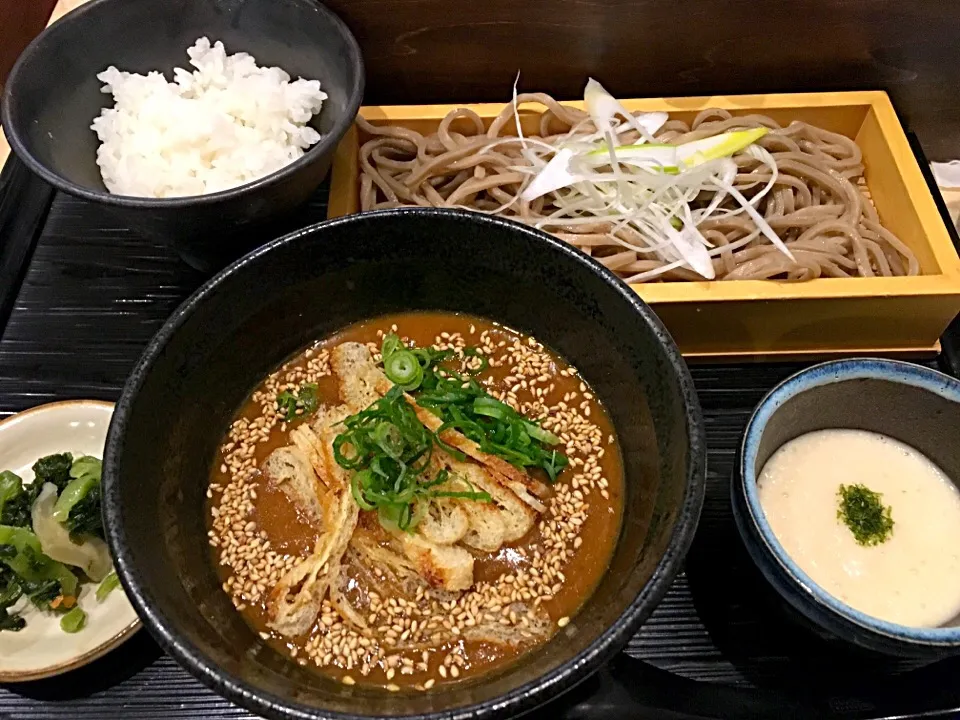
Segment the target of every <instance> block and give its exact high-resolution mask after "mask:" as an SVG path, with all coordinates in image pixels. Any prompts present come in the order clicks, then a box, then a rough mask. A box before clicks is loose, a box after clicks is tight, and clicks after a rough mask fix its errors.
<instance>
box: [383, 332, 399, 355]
mask: <svg viewBox="0 0 960 720" xmlns="http://www.w3.org/2000/svg"><path fill="white" fill-rule="evenodd" d="M402 349H403V343H402V342H400V338H399V337H397V336H396V335H395V334H394V333H387V334H386V335H384V336H383V343H382V344H381V345H380V355H381V357H382V358H383V360H384V361H386V359H387V358H388V357H390V356H391V355H393V354H394V353H395V352H397V350H402Z"/></svg>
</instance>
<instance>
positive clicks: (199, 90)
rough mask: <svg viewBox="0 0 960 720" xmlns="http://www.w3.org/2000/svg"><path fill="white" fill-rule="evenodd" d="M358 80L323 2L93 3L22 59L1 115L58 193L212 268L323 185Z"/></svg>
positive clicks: (261, 238)
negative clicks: (98, 209)
mask: <svg viewBox="0 0 960 720" xmlns="http://www.w3.org/2000/svg"><path fill="white" fill-rule="evenodd" d="M363 84H364V76H363V60H362V58H361V55H360V49H359V46H358V45H357V42H356V39H355V38H354V37H353V35H352V34H351V33H350V30H349V29H348V28H347V27H346V25H344V23H343V22H342V21H341V20H340V19H339V18H338V17H337V16H336V15H334V14H333V13H332V12H331V11H329V10H328V9H326V8H325V7H324V6H323V5H321V4H319V3H317V2H315V0H233V1H231V2H223V0H92V2H89V3H88V4H86V5H84V6H83V7H81V8H80V9H78V10H75V11H74V12H72V13H69V14H68V15H66V16H65V17H63V18H62V19H61V20H59V21H58V22H56V23H54V24H53V25H52V26H51V27H50V28H48V29H47V30H46V31H45V32H43V33H42V34H41V35H40V36H38V37H37V38H36V39H35V40H34V41H33V42H32V43H31V44H30V45H29V46H28V47H27V49H26V50H25V51H24V52H23V54H22V55H21V56H20V59H19V60H18V61H17V63H16V65H15V66H14V68H13V71H12V72H11V74H10V76H9V79H8V81H7V85H6V88H5V92H4V96H3V102H2V121H3V128H4V132H5V133H6V135H7V138H8V139H9V141H10V146H11V148H12V149H13V151H14V152H15V153H16V154H17V156H18V157H19V158H20V159H21V160H22V161H23V162H24V163H25V164H26V165H27V166H28V167H29V168H30V169H31V170H33V171H34V172H35V173H37V174H38V175H39V176H40V177H42V178H43V179H44V180H46V181H47V182H49V183H50V184H51V185H53V186H54V187H56V188H57V189H58V190H62V191H64V192H67V193H70V194H71V195H75V196H78V197H81V198H84V199H86V200H89V201H92V202H95V203H98V204H100V205H102V206H103V208H104V210H106V211H108V212H110V213H111V214H112V215H113V216H114V218H115V219H116V220H117V221H119V222H120V223H123V224H124V225H125V226H128V227H130V228H131V229H133V230H135V231H137V232H139V233H141V234H143V235H145V236H148V237H152V238H158V237H159V238H163V239H164V240H167V241H169V242H171V243H172V244H173V245H174V246H175V247H176V248H177V250H178V251H179V252H180V254H181V256H182V257H183V258H184V259H185V260H186V261H187V262H189V263H190V264H191V265H194V266H195V267H198V268H200V269H204V270H212V269H215V268H216V267H218V266H221V265H223V264H225V263H227V262H229V261H230V260H232V259H235V258H236V257H239V256H240V255H243V254H244V253H245V252H247V251H248V250H250V249H252V248H253V247H255V246H256V245H260V244H263V243H265V242H267V241H268V240H270V239H272V235H273V234H274V233H272V232H271V229H270V222H271V221H276V220H277V219H278V218H280V217H281V216H283V215H284V214H286V213H289V212H290V211H292V210H293V209H294V208H296V207H297V206H298V205H301V204H302V203H303V202H304V201H306V200H307V198H308V197H310V195H311V194H312V193H313V192H314V191H315V190H316V189H317V187H318V186H319V185H320V183H321V182H322V181H323V179H324V177H325V176H326V175H327V173H328V171H329V169H330V163H331V160H332V158H333V155H334V152H335V150H336V147H337V144H338V143H339V141H340V139H341V138H342V137H343V135H344V134H345V133H346V131H347V129H348V128H349V127H350V125H351V124H352V122H353V119H354V117H355V115H356V113H357V109H358V108H359V106H360V101H361V98H362V95H363Z"/></svg>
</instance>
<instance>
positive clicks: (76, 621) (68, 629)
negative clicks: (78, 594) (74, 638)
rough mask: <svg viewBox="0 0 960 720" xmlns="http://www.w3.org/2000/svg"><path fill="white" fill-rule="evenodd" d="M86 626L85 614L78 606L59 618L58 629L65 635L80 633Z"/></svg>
mask: <svg viewBox="0 0 960 720" xmlns="http://www.w3.org/2000/svg"><path fill="white" fill-rule="evenodd" d="M86 624H87V614H86V613H85V612H84V611H83V608H81V607H80V606H79V605H77V606H76V607H74V608H73V609H72V610H70V611H68V612H67V613H66V614H65V615H64V616H63V617H62V618H60V629H61V630H63V631H64V632H65V633H75V632H80V631H81V630H83V627H84V626H85V625H86Z"/></svg>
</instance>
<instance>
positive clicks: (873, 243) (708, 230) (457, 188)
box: [357, 93, 920, 282]
mask: <svg viewBox="0 0 960 720" xmlns="http://www.w3.org/2000/svg"><path fill="white" fill-rule="evenodd" d="M516 103H517V106H519V104H525V103H536V104H539V105H541V106H543V107H544V108H545V109H544V112H543V114H542V115H541V118H540V129H539V130H540V134H539V137H535V138H529V141H530V142H539V143H559V142H561V141H564V140H569V139H571V138H576V137H577V136H580V135H588V134H590V133H593V132H594V126H593V123H592V121H591V120H590V118H589V116H588V115H587V113H585V112H583V111H582V110H578V109H576V108H571V107H567V106H565V105H561V104H560V103H559V102H557V101H556V100H554V99H553V98H552V97H550V96H549V95H546V94H543V93H526V94H521V95H519V96H518V97H517V100H516ZM514 111H515V106H514V104H513V103H510V104H509V105H507V106H506V107H504V109H503V110H502V111H501V112H500V114H499V115H498V116H497V117H496V118H495V119H494V120H493V122H492V123H491V124H490V127H489V128H487V129H484V125H483V121H482V119H481V118H480V117H479V116H478V115H477V114H476V113H475V112H473V111H472V110H469V109H467V108H459V109H456V110H453V111H451V112H450V113H449V114H448V115H447V116H446V117H445V118H444V119H443V120H442V121H441V122H440V125H439V127H438V128H437V131H436V132H435V133H433V134H432V135H422V134H420V133H418V132H415V131H414V130H411V129H409V128H403V127H397V126H386V127H379V126H375V125H372V124H370V123H369V122H367V121H366V120H365V119H364V118H362V117H358V119H357V122H358V124H359V126H360V128H361V129H362V130H363V131H364V132H365V133H366V134H367V135H368V136H370V139H369V140H367V141H366V142H365V143H364V144H363V145H362V147H361V148H360V166H361V171H362V172H361V178H360V202H361V209H363V210H373V209H379V208H391V207H398V206H401V205H422V206H428V207H465V208H468V209H471V210H477V211H480V212H486V213H497V214H500V215H503V216H505V217H509V218H512V219H515V220H520V221H522V222H524V223H527V224H530V225H534V226H536V227H540V228H542V229H544V230H547V231H548V232H551V233H553V234H554V235H555V236H557V237H559V238H561V239H563V240H565V241H567V242H569V243H570V244H572V245H574V246H576V247H578V248H579V249H581V250H582V251H583V252H585V253H587V254H588V255H592V256H593V257H595V258H597V260H599V261H600V262H601V263H603V264H604V265H606V266H607V267H608V268H610V269H611V270H613V271H614V272H616V273H617V274H618V275H619V276H621V277H623V278H624V279H626V280H628V281H630V282H643V281H646V280H702V279H703V278H702V277H701V276H700V275H699V274H697V273H696V272H695V271H693V270H691V269H690V268H689V267H687V266H685V265H683V264H682V263H679V262H672V263H671V262H668V261H667V260H664V259H661V258H660V257H657V256H656V255H655V254H654V253H653V252H652V251H651V249H650V247H649V246H648V245H647V244H646V243H644V242H643V241H642V240H641V238H640V236H639V233H637V232H636V231H634V230H632V229H631V228H630V227H627V226H625V223H614V222H612V221H604V220H603V218H597V222H595V223H591V222H588V221H587V222H578V223H571V222H569V216H567V217H559V216H558V217H553V215H554V213H556V211H557V210H558V207H557V206H556V205H555V204H554V202H553V201H554V199H555V198H557V197H558V195H557V193H556V192H555V193H550V194H548V195H546V196H543V197H540V198H537V199H536V200H534V201H532V202H526V201H524V200H521V199H520V198H519V195H520V193H521V191H522V190H523V189H524V187H525V186H526V184H527V183H528V182H529V179H530V177H531V174H530V173H524V172H520V171H519V170H518V168H523V167H524V166H527V167H529V166H530V161H529V160H528V159H527V158H526V157H525V156H524V154H523V153H522V152H521V150H522V146H521V144H520V142H518V140H517V139H516V138H514V137H512V136H510V135H504V134H502V133H503V131H504V129H505V128H506V127H507V126H508V125H509V126H510V127H511V129H512V128H513V124H514ZM761 126H763V127H766V128H769V130H770V131H769V132H768V133H767V134H766V135H764V136H763V137H762V138H761V139H760V140H759V141H758V142H757V144H758V145H760V146H761V147H763V148H764V149H765V150H766V151H768V152H769V153H770V155H771V156H772V157H773V159H774V160H775V162H776V166H777V170H778V177H777V178H776V180H775V182H774V185H773V189H772V191H771V192H769V193H767V194H766V195H765V196H764V197H762V198H761V199H760V201H759V202H758V203H757V210H758V212H759V213H760V214H761V215H762V216H763V217H764V219H765V220H766V221H767V223H768V224H769V225H770V227H771V228H772V229H773V230H774V231H775V232H776V233H777V235H778V236H779V237H780V239H781V240H783V242H784V243H786V245H787V247H789V248H790V251H791V252H792V254H793V256H794V258H795V261H791V260H790V258H789V257H787V256H786V255H785V254H783V253H782V252H781V251H780V250H778V249H777V248H776V247H775V246H774V245H773V244H772V243H771V242H770V241H769V240H767V239H766V238H764V237H763V236H762V235H761V234H760V232H759V230H758V228H757V226H756V225H755V224H754V222H753V221H751V219H750V218H749V217H748V216H746V215H745V214H732V215H729V216H726V217H724V216H723V214H722V213H721V214H719V215H717V216H714V217H710V218H708V219H707V220H706V221H704V222H702V223H701V224H700V225H699V228H698V229H699V230H700V232H701V233H702V234H703V236H704V237H705V238H706V240H707V241H708V242H709V243H710V244H712V246H713V248H712V250H711V255H712V256H713V264H714V269H715V271H716V276H717V279H723V280H758V279H788V280H811V279H813V278H818V277H872V276H897V275H917V274H919V272H920V266H919V263H918V262H917V258H916V256H915V255H914V254H913V252H911V250H910V248H908V247H907V246H906V245H905V244H904V243H903V242H902V241H901V240H900V239H898V238H897V237H896V236H895V235H894V234H893V233H891V232H890V231H889V230H887V229H885V228H884V227H883V226H882V225H881V224H880V219H879V217H878V216H877V212H876V210H875V209H874V207H873V204H872V203H871V202H870V200H869V199H868V198H867V197H866V195H865V194H864V191H865V189H866V185H865V183H864V182H863V163H862V153H861V151H860V148H859V147H858V146H857V144H856V143H855V142H854V141H853V140H851V139H850V138H847V137H844V136H843V135H839V134H837V133H834V132H830V131H828V130H824V129H822V128H818V127H816V126H814V125H810V124H808V123H805V122H799V121H794V122H792V123H790V125H788V126H787V127H781V126H780V125H779V124H778V123H777V122H775V121H774V120H773V119H771V118H769V117H766V116H764V115H746V116H742V117H733V116H731V114H730V113H728V112H727V111H726V110H719V109H710V110H704V111H703V112H701V113H700V114H699V115H697V117H696V118H695V119H694V121H693V123H691V124H690V125H687V124H686V123H684V122H681V121H679V120H670V121H668V122H667V123H666V124H665V125H664V126H663V127H662V128H661V129H660V130H659V132H658V133H657V134H656V139H657V140H658V141H660V142H667V143H674V144H677V143H684V142H689V141H692V140H698V139H701V138H704V137H711V136H714V135H717V134H719V133H722V132H727V131H730V130H738V129H746V128H755V127H761ZM619 138H620V140H621V142H622V143H625V144H626V143H630V142H636V141H637V140H638V133H637V132H636V131H633V130H631V131H629V132H624V133H621V134H620V135H619ZM734 160H735V162H736V164H737V167H738V173H737V176H736V180H735V187H736V188H737V189H738V190H739V191H740V192H741V193H743V194H744V195H745V196H746V197H747V198H750V197H751V196H752V195H753V194H755V193H757V192H758V191H759V190H760V189H761V188H763V187H764V186H765V184H767V183H768V182H769V181H770V179H771V177H772V174H771V171H770V168H769V166H767V165H764V164H763V163H762V162H761V161H760V160H758V159H756V158H755V157H753V156H752V155H750V154H748V153H745V152H744V153H740V154H738V155H736V156H735V157H734ZM701 196H702V197H698V198H697V202H698V203H703V204H706V203H708V202H709V201H710V199H711V197H712V194H710V193H706V192H703V193H701ZM720 207H721V208H729V209H735V205H733V204H732V201H731V200H730V199H729V198H727V199H726V200H724V201H723V203H721V205H720ZM557 215H559V213H557ZM578 219H579V218H578ZM668 266H669V267H668Z"/></svg>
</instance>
